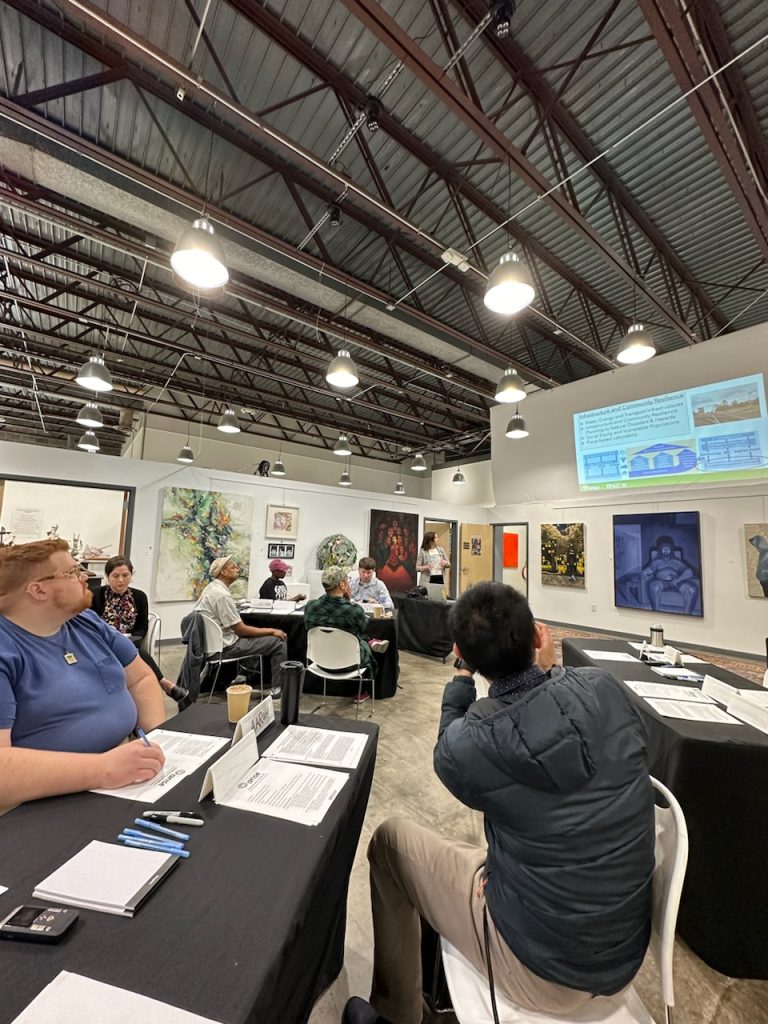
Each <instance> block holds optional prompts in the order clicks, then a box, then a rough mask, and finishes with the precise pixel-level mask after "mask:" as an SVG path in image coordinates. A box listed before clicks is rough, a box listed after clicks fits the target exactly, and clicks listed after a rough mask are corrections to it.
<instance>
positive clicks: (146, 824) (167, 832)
mask: <svg viewBox="0 0 768 1024" xmlns="http://www.w3.org/2000/svg"><path fill="white" fill-rule="evenodd" d="M133 824H134V825H141V827H142V828H148V829H151V830H152V831H153V832H162V834H163V835H164V836H171V837H172V838H173V839H189V836H188V835H187V833H186V832H176V831H175V830H174V829H172V828H166V827H165V825H158V824H157V823H156V822H154V821H147V819H146V818H134V819H133Z"/></svg>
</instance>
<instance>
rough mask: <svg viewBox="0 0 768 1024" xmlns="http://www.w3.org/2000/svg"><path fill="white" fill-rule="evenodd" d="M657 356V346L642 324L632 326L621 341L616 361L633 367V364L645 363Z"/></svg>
mask: <svg viewBox="0 0 768 1024" xmlns="http://www.w3.org/2000/svg"><path fill="white" fill-rule="evenodd" d="M655 355H656V345H655V344H654V341H653V338H652V337H651V336H650V334H649V333H648V331H646V329H645V327H644V326H643V325H642V324H638V323H634V324H630V325H629V328H628V329H627V333H626V334H625V335H624V337H623V338H622V339H621V344H620V345H619V351H618V352H617V353H616V359H617V360H618V361H619V362H620V363H624V364H626V365H631V364H633V363H644V362H645V361H646V359H651V358H652V357H653V356H655Z"/></svg>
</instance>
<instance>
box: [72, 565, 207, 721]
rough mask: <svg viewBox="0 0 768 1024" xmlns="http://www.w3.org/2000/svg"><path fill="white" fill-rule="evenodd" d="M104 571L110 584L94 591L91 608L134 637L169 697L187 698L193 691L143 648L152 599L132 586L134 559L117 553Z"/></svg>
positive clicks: (100, 616)
mask: <svg viewBox="0 0 768 1024" xmlns="http://www.w3.org/2000/svg"><path fill="white" fill-rule="evenodd" d="M104 575H105V576H106V579H107V583H106V586H103V587H99V589H98V590H97V591H96V592H95V593H94V595H93V602H92V604H91V608H92V609H93V611H95V612H96V614H97V615H98V616H99V618H102V619H104V621H105V622H106V623H108V624H109V625H110V626H112V627H113V628H114V629H116V630H117V631H118V633H123V634H124V635H125V636H127V637H130V639H131V641H132V642H133V644H134V646H135V647H136V648H137V649H138V652H139V657H140V658H141V660H142V661H143V662H145V663H146V664H147V665H148V666H149V667H150V668H151V669H152V671H153V672H154V674H155V677H156V678H157V681H158V683H159V684H160V686H161V687H162V688H163V690H165V692H166V693H167V694H168V696H169V697H171V698H173V700H175V701H182V700H184V698H185V697H188V696H189V691H188V690H185V689H184V687H183V686H177V685H176V684H175V683H174V682H173V681H172V680H171V679H166V678H165V676H164V675H163V673H162V672H161V671H160V668H159V667H158V665H157V662H156V661H155V660H154V658H153V657H152V656H151V655H149V654H147V652H146V651H143V650H142V649H141V642H142V640H143V639H144V637H145V636H146V635H147V631H148V630H149V602H148V600H147V595H146V594H145V593H144V591H143V590H136V588H135V587H132V586H131V580H132V579H133V565H132V564H131V560H130V559H129V558H125V557H124V556H123V555H114V556H113V557H112V558H110V559H108V561H107V562H106V564H105V566H104Z"/></svg>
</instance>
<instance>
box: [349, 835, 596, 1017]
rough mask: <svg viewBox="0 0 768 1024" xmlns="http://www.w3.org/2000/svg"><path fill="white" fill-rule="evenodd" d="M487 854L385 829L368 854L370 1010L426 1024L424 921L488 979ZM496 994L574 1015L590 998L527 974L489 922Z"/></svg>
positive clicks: (531, 1007)
mask: <svg viewBox="0 0 768 1024" xmlns="http://www.w3.org/2000/svg"><path fill="white" fill-rule="evenodd" d="M486 852H487V851H486V850H485V849H481V848H480V847H477V846H471V845H470V844H469V843H461V842H457V841H455V840H452V839H445V838H443V837H442V836H438V835H436V834H435V833H434V832H430V831H429V829H426V828H423V827H422V826H421V825H416V824H415V823H414V822H412V821H407V820H406V819H405V818H390V819H389V820H388V821H385V822H384V823H383V824H382V825H380V826H379V827H378V828H377V829H376V831H375V833H374V834H373V838H372V839H371V843H370V846H369V847H368V860H369V861H370V865H371V905H372V909H373V937H374V954H373V988H372V991H371V1002H372V1003H373V1005H374V1006H375V1008H376V1010H377V1011H378V1012H379V1013H380V1014H381V1015H382V1016H383V1017H385V1018H386V1019H387V1020H389V1021H392V1024H421V1019H422V996H421V948H420V942H421V925H420V921H419V917H420V916H421V917H423V918H424V919H425V920H426V921H428V922H429V924H430V925H431V926H432V927H433V928H434V929H435V931H436V932H438V933H439V934H440V935H442V936H444V938H446V939H447V940H448V941H449V942H450V943H451V944H452V945H454V946H455V947H456V948H457V949H458V950H459V951H460V952H461V953H463V954H464V956H465V957H466V958H467V959H468V960H469V961H470V963H472V964H473V965H474V966H475V967H476V968H477V969H478V970H479V971H482V972H483V974H485V975H486V977H487V975H488V971H487V968H486V964H485V942H484V938H483V906H484V905H485V899H484V896H483V895H482V877H483V867H484V864H485V859H486ZM488 925H489V933H490V934H489V938H490V950H491V961H492V964H493V976H494V982H495V985H496V989H497V991H499V992H502V993H503V994H504V995H505V996H506V997H507V998H508V999H509V1000H511V1001H512V1002H514V1003H516V1004H517V1005H519V1006H522V1007H524V1008H525V1009H529V1010H540V1011H543V1012H548V1013H552V1014H567V1013H570V1012H573V1011H574V1010H576V1009H578V1008H579V1007H580V1006H582V1005H583V1004H584V1003H586V1002H587V1001H588V1000H589V999H590V998H591V996H590V994H589V993H588V992H579V991H576V990H575V989H570V988H566V987H565V986H563V985H557V984H555V983H554V982H551V981H545V980H544V979H543V978H539V977H538V976H537V975H535V974H533V973H532V972H531V971H529V970H528V968H527V967H525V966H524V965H523V964H522V963H520V961H519V960H518V959H517V957H516V956H515V955H514V953H512V951H511V950H510V949H509V947H508V946H507V945H506V943H505V942H504V940H503V939H502V938H501V936H499V934H498V933H497V931H496V926H495V925H494V923H493V921H492V919H491V915H490V914H488Z"/></svg>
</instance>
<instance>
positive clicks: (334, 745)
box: [264, 725, 367, 768]
mask: <svg viewBox="0 0 768 1024" xmlns="http://www.w3.org/2000/svg"><path fill="white" fill-rule="evenodd" d="M366 740H367V736H366V735H365V734H364V733H355V732H336V731H334V730H332V729H310V728H308V727H307V726H305V725H289V726H288V728H287V729H286V730H285V732H284V733H283V734H282V736H280V737H279V738H278V739H276V740H275V742H274V743H273V744H272V746H271V747H270V748H269V750H265V751H264V757H269V758H271V759H272V760H274V761H293V762H295V763H297V764H317V765H321V766H323V767H325V768H357V766H358V764H359V763H360V758H361V757H362V754H363V751H364V750H365V744H366Z"/></svg>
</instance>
